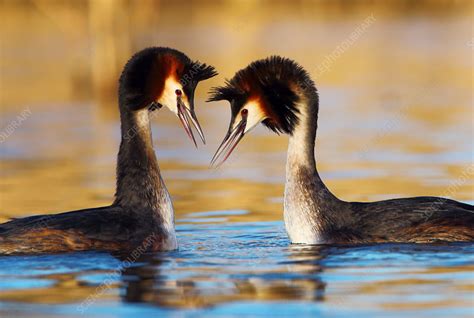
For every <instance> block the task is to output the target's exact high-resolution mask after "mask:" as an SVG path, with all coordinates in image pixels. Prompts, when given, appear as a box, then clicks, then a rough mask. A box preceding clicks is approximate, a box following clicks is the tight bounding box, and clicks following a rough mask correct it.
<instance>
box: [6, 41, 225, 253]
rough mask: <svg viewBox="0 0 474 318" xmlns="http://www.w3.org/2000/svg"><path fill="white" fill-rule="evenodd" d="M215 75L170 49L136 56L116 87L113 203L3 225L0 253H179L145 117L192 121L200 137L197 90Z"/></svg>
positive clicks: (23, 219) (150, 51) (187, 126)
mask: <svg viewBox="0 0 474 318" xmlns="http://www.w3.org/2000/svg"><path fill="white" fill-rule="evenodd" d="M214 75H216V72H215V70H214V69H213V68H212V67H211V66H207V65H205V64H201V63H199V62H194V61H191V60H190V59H189V58H188V57H187V56H186V55H184V54H183V53H181V52H179V51H176V50H173V49H169V48H148V49H145V50H142V51H140V52H138V53H137V54H135V55H134V56H133V57H132V58H131V59H130V61H129V62H128V63H127V64H126V66H125V68H124V70H123V72H122V76H121V78H120V85H119V109H120V119H121V131H122V140H121V143H120V150H119V154H118V160H117V189H116V193H115V201H114V203H113V204H112V205H111V206H107V207H101V208H93V209H85V210H80V211H73V212H66V213H60V214H52V215H38V216H31V217H26V218H22V219H14V220H12V221H10V222H7V223H3V224H0V255H2V254H3V255H11V254H38V253H63V252H71V251H84V250H98V251H108V252H128V251H132V250H135V249H136V248H140V250H141V251H160V250H171V249H175V248H177V241H176V234H175V229H174V211H173V205H172V202H171V198H170V195H169V193H168V191H167V189H166V186H165V184H164V182H163V180H162V178H161V175H160V169H159V167H158V161H157V159H156V156H155V152H154V150H153V142H152V136H151V129H150V122H149V119H150V118H149V113H150V112H152V111H156V109H158V108H161V107H162V106H166V107H168V108H170V109H171V110H172V111H173V112H175V113H176V114H177V115H178V117H179V118H180V120H181V121H182V123H183V125H184V126H185V129H190V122H192V123H194V125H195V128H196V129H198V131H199V132H200V133H202V132H201V131H200V128H198V127H196V125H197V126H198V125H199V124H198V123H197V118H196V116H195V114H194V102H193V101H194V90H195V88H196V86H197V84H198V82H199V81H202V80H205V79H207V78H210V77H212V76H214ZM191 135H192V132H191ZM190 137H191V136H190ZM193 139H194V137H193Z"/></svg>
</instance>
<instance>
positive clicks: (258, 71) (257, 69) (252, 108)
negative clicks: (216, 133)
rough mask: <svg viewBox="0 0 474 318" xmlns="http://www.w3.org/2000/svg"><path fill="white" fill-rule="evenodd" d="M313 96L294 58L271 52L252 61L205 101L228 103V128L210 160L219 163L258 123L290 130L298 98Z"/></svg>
mask: <svg viewBox="0 0 474 318" xmlns="http://www.w3.org/2000/svg"><path fill="white" fill-rule="evenodd" d="M312 98H316V99H317V93H316V88H315V87H314V83H313V81H312V80H311V79H310V77H309V75H308V73H307V72H306V71H305V70H304V69H303V68H302V67H301V66H300V65H299V64H297V63H296V62H294V61H292V60H290V59H287V58H283V57H279V56H272V57H269V58H266V59H263V60H258V61H255V62H252V63H251V64H250V65H248V66H247V67H246V68H244V69H242V70H240V71H238V72H237V73H236V74H235V75H234V77H233V78H232V79H230V80H228V81H227V82H226V85H225V86H221V87H215V88H213V89H212V91H211V96H210V97H209V99H208V101H218V100H227V101H229V102H230V107H231V120H230V125H229V130H228V132H227V134H226V136H225V138H224V140H223V141H222V143H221V145H220V146H219V148H218V149H217V151H216V154H215V155H214V157H213V159H212V161H211V164H215V163H216V162H217V160H218V158H220V157H223V160H222V161H221V162H220V163H219V164H222V163H223V162H224V161H225V160H226V159H227V158H228V157H229V155H230V154H231V152H232V151H233V150H234V148H235V147H236V146H237V144H238V143H239V141H240V140H241V139H242V137H243V136H244V135H245V134H246V133H247V132H249V131H250V130H251V129H252V128H254V127H255V126H256V125H258V124H259V123H262V124H263V125H264V126H266V127H268V128H269V129H271V130H273V131H274V132H276V133H285V134H290V135H291V134H292V133H293V131H294V129H295V126H296V125H297V124H298V121H299V116H300V114H301V112H302V111H303V110H302V109H301V108H300V107H301V104H302V102H310V101H308V99H312Z"/></svg>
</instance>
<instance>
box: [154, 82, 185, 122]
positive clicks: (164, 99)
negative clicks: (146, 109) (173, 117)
mask: <svg viewBox="0 0 474 318" xmlns="http://www.w3.org/2000/svg"><path fill="white" fill-rule="evenodd" d="M177 89H179V90H181V91H183V87H182V86H181V84H180V83H179V82H177V81H176V80H175V79H174V78H172V77H170V78H168V79H167V80H166V81H165V87H164V89H163V94H161V96H160V97H159V98H158V100H157V102H158V103H160V104H161V105H163V106H166V107H168V108H169V110H171V111H172V112H173V113H175V114H177V113H178V106H177V98H176V90H177Z"/></svg>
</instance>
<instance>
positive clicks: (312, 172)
mask: <svg viewBox="0 0 474 318" xmlns="http://www.w3.org/2000/svg"><path fill="white" fill-rule="evenodd" d="M298 109H299V110H300V114H299V117H298V118H299V122H298V124H297V125H296V127H295V128H294V131H293V133H292V135H291V136H290V138H289V144H288V157H287V164H286V184H285V209H284V218H285V226H286V229H287V232H288V234H289V236H290V239H291V241H292V242H293V243H307V244H318V243H322V242H324V240H325V238H324V233H325V231H326V230H327V224H328V222H327V221H328V220H330V219H331V209H332V208H331V207H332V206H335V205H337V204H338V202H340V201H339V200H338V199H337V198H336V197H335V196H334V195H333V194H332V193H331V192H330V191H329V190H328V188H327V187H326V185H325V184H324V182H323V181H322V180H321V177H320V176H319V174H318V171H317V169H316V160H315V156H314V146H315V139H316V129H317V119H318V98H317V95H316V92H314V95H313V96H309V97H308V98H303V99H302V100H301V102H300V104H299V105H298Z"/></svg>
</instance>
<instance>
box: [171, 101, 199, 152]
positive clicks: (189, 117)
mask: <svg viewBox="0 0 474 318" xmlns="http://www.w3.org/2000/svg"><path fill="white" fill-rule="evenodd" d="M177 99H178V105H177V108H178V118H179V120H180V121H181V123H182V124H183V127H184V130H185V131H186V134H188V136H189V138H190V139H191V140H192V141H193V143H194V146H196V148H197V143H196V139H195V138H194V134H193V130H192V128H191V123H192V124H193V126H194V129H196V130H197V132H198V134H199V137H201V140H202V142H203V144H206V139H205V138H204V133H203V132H202V128H201V125H199V121H198V119H197V117H196V114H195V113H194V110H192V109H189V108H188V107H186V105H185V104H184V103H183V100H182V99H181V96H178V97H177Z"/></svg>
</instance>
